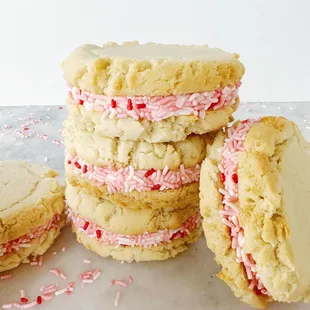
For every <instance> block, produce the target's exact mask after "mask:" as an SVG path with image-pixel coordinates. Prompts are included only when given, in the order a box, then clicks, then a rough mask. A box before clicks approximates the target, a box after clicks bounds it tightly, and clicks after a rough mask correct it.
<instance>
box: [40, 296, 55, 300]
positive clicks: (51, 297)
mask: <svg viewBox="0 0 310 310" xmlns="http://www.w3.org/2000/svg"><path fill="white" fill-rule="evenodd" d="M41 297H42V299H43V300H44V301H45V300H52V299H53V296H50V295H41Z"/></svg>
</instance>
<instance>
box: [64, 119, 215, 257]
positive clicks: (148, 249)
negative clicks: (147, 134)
mask: <svg viewBox="0 0 310 310" xmlns="http://www.w3.org/2000/svg"><path fill="white" fill-rule="evenodd" d="M68 124H69V122H68V121H66V122H65V127H64V131H63V133H64V141H65V147H66V162H65V167H66V177H67V189H66V197H67V203H68V205H69V207H70V210H71V214H70V217H71V219H72V224H73V228H74V230H75V231H76V233H77V237H78V240H79V241H80V242H81V243H83V244H84V245H85V246H86V247H88V248H90V249H92V250H94V251H95V252H97V253H98V254H100V255H102V256H108V255H111V256H112V257H114V258H116V259H120V260H126V261H132V260H135V261H141V260H155V259H156V260H160V259H167V258H170V257H174V256H175V255H176V254H178V253H179V252H182V251H184V250H185V249H186V248H187V244H189V243H192V242H194V241H196V240H197V239H198V238H199V236H200V232H201V227H200V226H201V222H200V214H199V196H198V191H199V183H198V181H199V175H200V164H201V163H202V161H203V159H204V158H205V149H206V146H207V144H208V143H211V142H212V140H213V135H212V134H209V135H208V134H206V135H203V136H190V137H188V138H187V139H186V140H185V141H179V142H172V143H165V144H163V143H156V144H150V143H147V142H141V141H140V142H139V141H137V142H135V141H122V140H119V139H116V138H114V139H111V138H105V137H100V138H98V139H97V138H96V135H95V134H92V135H89V134H86V135H81V136H79V135H75V134H76V133H77V130H76V127H75V134H74V130H73V129H72V128H70V127H67V125H68ZM72 154H73V155H72ZM82 156H83V157H82ZM77 193H79V195H78V194H77ZM73 197H81V198H80V200H79V202H77V201H76V200H73ZM111 209H112V210H113V212H112V211H111ZM94 210H98V211H97V213H96V216H93V214H92V213H93V212H94ZM111 212H112V214H120V215H122V216H119V218H118V219H117V220H116V221H117V222H118V223H117V224H118V225H117V226H116V227H114V228H113V229H112V228H111V226H110V225H107V224H105V221H106V218H108V220H109V221H110V220H111V219H110V215H109V214H111ZM137 226H138V227H139V229H138V228H136V227H137ZM122 227H123V228H122Z"/></svg>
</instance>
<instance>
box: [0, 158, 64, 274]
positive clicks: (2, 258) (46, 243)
mask: <svg viewBox="0 0 310 310" xmlns="http://www.w3.org/2000/svg"><path fill="white" fill-rule="evenodd" d="M56 175H57V174H56V173H55V172H54V171H53V170H51V169H49V168H47V167H43V166H39V165H35V164H30V163H27V162H23V161H2V162H0V193H1V208H0V272H2V271H5V270H9V269H12V268H15V267H17V266H18V265H19V264H20V263H22V262H25V261H27V259H28V257H29V256H36V255H42V254H44V253H45V251H46V250H47V249H48V248H49V247H50V246H51V245H52V243H53V241H54V240H55V239H56V238H57V236H58V235H59V233H60V229H61V228H62V227H63V226H64V224H65V215H64V208H65V200H64V189H63V187H62V186H60V185H59V183H58V181H57V180H56V179H55V176H56Z"/></svg>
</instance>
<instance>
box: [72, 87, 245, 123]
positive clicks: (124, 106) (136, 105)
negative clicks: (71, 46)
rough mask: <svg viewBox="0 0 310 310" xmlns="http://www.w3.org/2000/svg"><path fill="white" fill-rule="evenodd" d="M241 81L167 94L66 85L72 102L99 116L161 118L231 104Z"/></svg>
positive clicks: (154, 119) (156, 119)
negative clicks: (90, 89)
mask: <svg viewBox="0 0 310 310" xmlns="http://www.w3.org/2000/svg"><path fill="white" fill-rule="evenodd" d="M240 85H241V83H240V82H239V83H237V84H235V85H231V86H226V87H224V88H223V89H216V90H212V91H206V92H201V93H193V94H187V95H170V96H156V97H146V96H132V97H127V96H117V97H110V96H106V95H96V94H92V93H90V92H87V91H83V90H81V89H78V88H76V87H75V86H71V85H69V95H70V96H72V98H73V101H72V103H73V104H81V105H84V107H85V109H86V110H88V111H90V110H95V111H101V112H102V118H103V119H105V118H110V119H113V118H126V117H132V118H134V119H136V120H139V119H147V120H149V121H155V122H158V121H161V120H164V119H166V118H169V117H172V116H181V115H195V116H197V117H200V118H202V119H204V118H205V115H206V111H208V110H218V109H220V108H222V107H225V106H228V105H232V104H234V102H235V99H236V97H237V96H238V90H239V87H240Z"/></svg>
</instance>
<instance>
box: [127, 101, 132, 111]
mask: <svg viewBox="0 0 310 310" xmlns="http://www.w3.org/2000/svg"><path fill="white" fill-rule="evenodd" d="M127 109H128V110H130V111H131V110H132V100H131V99H128V103H127Z"/></svg>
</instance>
